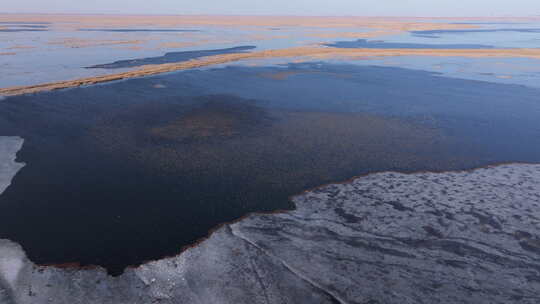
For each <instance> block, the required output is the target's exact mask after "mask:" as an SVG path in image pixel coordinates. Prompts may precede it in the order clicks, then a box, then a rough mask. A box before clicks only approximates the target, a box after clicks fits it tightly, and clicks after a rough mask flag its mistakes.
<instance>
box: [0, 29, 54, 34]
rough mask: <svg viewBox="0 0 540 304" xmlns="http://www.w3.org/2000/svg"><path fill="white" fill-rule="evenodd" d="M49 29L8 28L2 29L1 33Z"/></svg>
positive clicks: (44, 30)
mask: <svg viewBox="0 0 540 304" xmlns="http://www.w3.org/2000/svg"><path fill="white" fill-rule="evenodd" d="M46 31H48V30H47V29H40V28H7V29H0V33H19V32H46Z"/></svg>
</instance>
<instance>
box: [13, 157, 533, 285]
mask: <svg viewBox="0 0 540 304" xmlns="http://www.w3.org/2000/svg"><path fill="white" fill-rule="evenodd" d="M504 165H538V164H537V163H529V162H496V163H493V164H488V165H483V166H479V167H472V168H468V169H455V170H420V171H411V172H400V171H392V170H384V171H375V172H368V173H365V174H360V175H355V176H352V177H350V178H348V179H345V180H340V181H335V182H329V183H325V184H321V185H318V186H315V187H312V188H308V189H305V190H303V191H301V192H299V193H296V194H293V195H290V196H289V197H288V199H289V201H291V203H292V204H293V208H292V209H276V210H273V211H255V212H249V213H247V214H245V215H243V216H241V217H239V218H236V219H234V220H231V221H227V222H223V223H220V224H218V225H216V226H215V227H213V228H211V229H209V230H208V233H207V234H206V236H203V237H201V238H199V239H197V240H196V241H195V242H193V243H192V244H189V245H185V246H182V247H180V249H179V251H178V253H176V254H173V255H165V256H163V257H161V258H158V259H155V260H146V261H142V262H141V263H137V264H133V265H130V266H127V267H126V268H125V269H124V271H123V272H122V274H120V275H123V274H124V273H125V272H126V271H127V270H135V269H137V268H139V267H141V266H143V265H146V264H150V263H153V262H157V261H161V260H165V259H171V258H175V257H179V256H181V255H183V254H184V253H185V252H186V251H187V250H189V249H191V248H195V247H197V246H199V245H200V244H201V243H203V242H205V241H207V240H208V239H210V238H211V237H212V235H213V234H214V233H215V232H217V231H218V230H220V229H222V228H226V227H229V226H230V225H234V224H236V223H239V222H241V221H243V220H245V219H247V218H249V217H252V216H259V215H272V214H284V213H287V212H292V211H295V210H296V209H297V206H296V203H295V198H296V197H299V196H303V195H306V194H308V193H310V192H314V191H317V190H319V189H324V188H326V187H329V186H332V185H346V184H351V183H353V182H354V181H356V180H357V179H361V178H366V177H368V176H371V175H375V174H385V173H399V174H405V175H415V174H428V173H433V174H437V173H471V172H474V171H476V170H481V169H489V168H495V167H499V166H504ZM20 246H21V247H23V250H24V246H22V245H20ZM36 266H38V267H45V268H47V267H54V268H59V269H67V270H74V271H77V270H100V271H103V272H107V270H106V269H105V268H104V267H102V266H98V265H84V266H83V265H81V264H80V263H79V262H67V263H59V264H54V263H50V264H36Z"/></svg>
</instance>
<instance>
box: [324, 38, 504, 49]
mask: <svg viewBox="0 0 540 304" xmlns="http://www.w3.org/2000/svg"><path fill="white" fill-rule="evenodd" d="M325 45H326V46H331V47H337V48H361V49H491V48H493V46H490V45H483V44H428V43H398V42H385V41H381V40H366V39H358V40H356V41H338V42H335V43H329V44H325Z"/></svg>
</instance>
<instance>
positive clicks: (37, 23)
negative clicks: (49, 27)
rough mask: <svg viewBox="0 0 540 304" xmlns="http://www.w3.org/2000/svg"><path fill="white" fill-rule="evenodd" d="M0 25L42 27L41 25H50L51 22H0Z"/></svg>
mask: <svg viewBox="0 0 540 304" xmlns="http://www.w3.org/2000/svg"><path fill="white" fill-rule="evenodd" d="M0 24H2V25H4V24H8V25H9V24H17V25H20V24H22V25H24V24H36V25H40V24H41V25H43V24H51V22H27V21H2V22H0Z"/></svg>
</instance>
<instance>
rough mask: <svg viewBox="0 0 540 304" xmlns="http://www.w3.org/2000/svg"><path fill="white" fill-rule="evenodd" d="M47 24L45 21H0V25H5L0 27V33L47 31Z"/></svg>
mask: <svg viewBox="0 0 540 304" xmlns="http://www.w3.org/2000/svg"><path fill="white" fill-rule="evenodd" d="M49 24H50V23H47V22H17V21H14V22H0V26H2V27H7V28H4V29H0V33H17V32H43V31H48V28H49V26H48V25H49Z"/></svg>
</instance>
